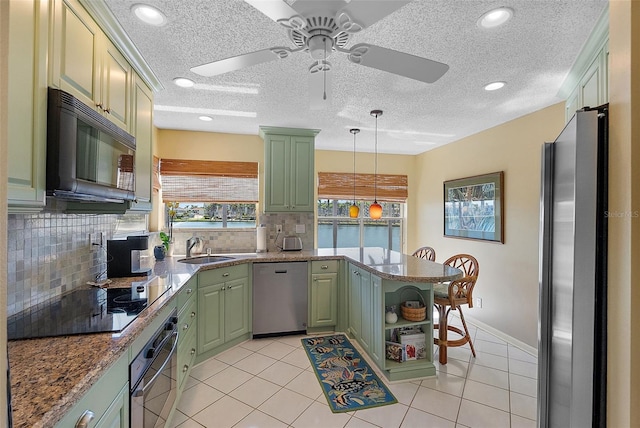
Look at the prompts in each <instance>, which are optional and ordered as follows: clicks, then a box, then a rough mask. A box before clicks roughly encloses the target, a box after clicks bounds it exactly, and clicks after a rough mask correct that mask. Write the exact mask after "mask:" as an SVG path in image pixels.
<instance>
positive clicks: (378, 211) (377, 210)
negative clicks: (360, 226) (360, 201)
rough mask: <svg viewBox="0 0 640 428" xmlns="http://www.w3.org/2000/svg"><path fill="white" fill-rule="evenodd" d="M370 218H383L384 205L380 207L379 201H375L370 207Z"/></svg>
mask: <svg viewBox="0 0 640 428" xmlns="http://www.w3.org/2000/svg"><path fill="white" fill-rule="evenodd" d="M369 217H371V218H372V219H374V220H377V219H379V218H382V205H380V204H379V203H378V201H374V202H373V203H372V204H371V205H370V206H369Z"/></svg>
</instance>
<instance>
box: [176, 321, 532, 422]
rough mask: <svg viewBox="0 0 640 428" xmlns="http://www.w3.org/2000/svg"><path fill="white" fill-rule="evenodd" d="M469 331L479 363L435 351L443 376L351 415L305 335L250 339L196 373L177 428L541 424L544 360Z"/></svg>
mask: <svg viewBox="0 0 640 428" xmlns="http://www.w3.org/2000/svg"><path fill="white" fill-rule="evenodd" d="M452 323H453V324H456V323H459V320H458V319H457V318H455V317H454V318H453V319H452ZM469 327H470V330H471V335H472V337H473V338H474V341H473V342H474V345H475V348H476V354H477V358H475V359H474V358H473V357H472V356H471V350H470V349H469V347H468V346H464V347H460V348H450V349H449V352H448V355H449V358H448V360H449V361H448V364H446V365H440V364H439V363H438V362H437V361H438V355H437V350H436V349H434V361H435V365H436V369H437V374H436V376H435V377H433V378H429V379H422V380H414V381H407V382H394V383H392V384H390V385H389V387H390V389H391V391H392V392H393V394H394V395H395V396H396V398H397V399H398V403H397V404H392V405H388V406H381V407H376V408H373V409H366V410H359V411H355V412H349V413H332V412H331V410H330V409H329V406H328V404H327V401H326V399H325V397H324V394H323V393H322V390H321V388H320V385H319V383H318V381H317V379H316V377H315V374H314V373H313V369H312V368H311V365H310V364H309V360H308V358H307V355H306V353H305V351H304V349H303V348H302V344H301V342H300V339H301V337H302V336H289V337H281V338H273V339H259V340H250V341H247V342H244V343H242V344H240V345H238V346H236V347H234V348H232V349H230V350H228V351H226V352H224V353H222V354H219V355H217V356H216V357H215V358H212V359H209V360H207V361H205V362H204V363H202V364H199V365H198V366H195V367H194V368H193V370H192V371H191V375H190V378H189V379H188V380H187V385H186V388H185V390H184V392H183V394H182V397H181V399H180V402H179V403H178V411H177V412H176V414H175V416H174V418H173V421H172V423H171V424H170V427H171V428H173V427H180V428H202V427H207V428H226V427H235V428H249V427H253V428H265V427H268V428H277V427H295V428H312V427H322V428H330V427H345V428H367V427H384V428H387V427H389V428H392V427H393V428H396V427H402V428H408V427H419V428H426V427H434V428H440V427H451V428H453V427H487V428H489V427H490V428H499V427H508V428H509V427H510V428H520V427H522V428H529V427H532V428H533V427H535V426H536V421H535V419H536V382H537V381H536V377H537V361H536V358H535V357H533V356H531V355H530V354H528V353H526V352H524V351H522V350H520V349H518V348H516V347H514V346H512V345H510V344H507V343H506V342H504V341H503V340H501V339H499V338H497V337H495V336H493V335H491V334H488V333H486V332H484V331H482V330H480V329H477V328H475V327H474V326H471V325H470V326H469ZM353 342H355V341H352V343H353ZM370 365H372V364H370ZM372 366H373V365H372ZM380 377H381V378H384V377H383V376H380Z"/></svg>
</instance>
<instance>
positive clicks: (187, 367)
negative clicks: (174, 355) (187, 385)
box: [182, 364, 189, 373]
mask: <svg viewBox="0 0 640 428" xmlns="http://www.w3.org/2000/svg"><path fill="white" fill-rule="evenodd" d="M187 370H189V366H188V365H186V364H185V365H184V367H182V373H186V372H187Z"/></svg>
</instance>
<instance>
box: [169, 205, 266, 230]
mask: <svg viewBox="0 0 640 428" xmlns="http://www.w3.org/2000/svg"><path fill="white" fill-rule="evenodd" d="M174 209H175V212H176V214H175V216H174V220H173V227H174V228H175V229H185V228H200V229H219V228H248V227H256V204H250V203H235V204H233V203H229V204H222V203H206V202H180V203H178V206H177V207H175V208H174ZM166 218H169V215H167V217H166Z"/></svg>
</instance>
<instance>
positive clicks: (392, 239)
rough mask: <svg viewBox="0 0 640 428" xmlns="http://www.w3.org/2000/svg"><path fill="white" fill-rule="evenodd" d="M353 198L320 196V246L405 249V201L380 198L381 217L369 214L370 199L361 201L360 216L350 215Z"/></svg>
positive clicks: (359, 204)
mask: <svg viewBox="0 0 640 428" xmlns="http://www.w3.org/2000/svg"><path fill="white" fill-rule="evenodd" d="M351 204H352V201H346V200H338V199H321V200H318V248H345V247H361V246H366V247H382V248H386V249H389V250H395V251H402V228H403V215H404V212H403V210H404V204H403V203H398V202H380V205H382V218H381V219H380V220H372V219H370V218H369V205H370V203H368V202H363V201H358V202H357V205H358V206H359V208H360V216H359V217H358V218H350V217H349V206H351Z"/></svg>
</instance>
